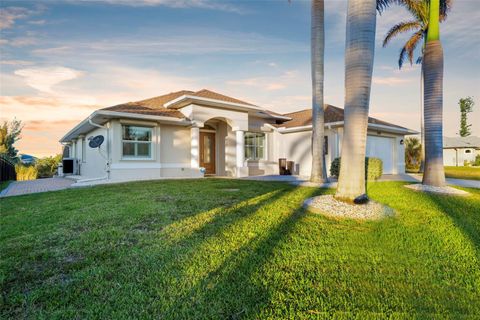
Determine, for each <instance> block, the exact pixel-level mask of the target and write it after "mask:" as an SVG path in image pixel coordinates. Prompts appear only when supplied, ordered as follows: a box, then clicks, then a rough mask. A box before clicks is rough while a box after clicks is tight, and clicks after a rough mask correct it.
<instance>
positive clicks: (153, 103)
mask: <svg viewBox="0 0 480 320" xmlns="http://www.w3.org/2000/svg"><path fill="white" fill-rule="evenodd" d="M182 96H194V97H200V98H206V99H213V100H218V101H223V102H230V103H238V104H244V105H248V106H252V107H256V106H255V105H253V104H251V103H248V102H245V101H242V100H238V99H235V98H232V97H229V96H226V95H223V94H220V93H217V92H214V91H210V90H207V89H202V90H199V91H197V92H194V91H190V90H181V91H176V92H170V93H168V94H164V95H161V96H158V97H153V98H149V99H145V100H140V101H136V102H127V103H122V104H118V105H115V106H111V107H107V108H103V109H101V110H107V111H116V112H127V113H138V114H149V115H158V116H165V117H174V118H184V117H185V116H184V115H183V114H182V113H181V112H180V111H178V110H175V109H170V108H166V107H165V106H164V105H165V104H166V103H168V102H170V101H173V100H175V99H177V98H180V97H182ZM265 111H267V113H268V114H270V115H272V116H275V114H276V113H275V112H271V111H268V110H265ZM277 115H278V114H277Z"/></svg>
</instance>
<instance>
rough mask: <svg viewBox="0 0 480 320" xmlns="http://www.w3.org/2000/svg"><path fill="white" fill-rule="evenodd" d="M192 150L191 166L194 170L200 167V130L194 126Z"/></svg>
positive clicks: (191, 130)
mask: <svg viewBox="0 0 480 320" xmlns="http://www.w3.org/2000/svg"><path fill="white" fill-rule="evenodd" d="M190 135H191V150H190V156H191V158H190V166H191V168H192V169H198V168H199V167H200V142H199V141H200V128H199V127H196V126H193V127H192V128H190Z"/></svg>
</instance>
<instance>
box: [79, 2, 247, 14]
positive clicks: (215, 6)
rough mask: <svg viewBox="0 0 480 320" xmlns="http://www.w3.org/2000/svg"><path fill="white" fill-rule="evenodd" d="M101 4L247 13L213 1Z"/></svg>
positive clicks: (230, 5) (236, 7)
mask: <svg viewBox="0 0 480 320" xmlns="http://www.w3.org/2000/svg"><path fill="white" fill-rule="evenodd" d="M79 2H84V3H98V2H99V1H97V0H74V1H72V3H79ZM100 3H107V4H111V5H121V6H131V7H153V6H165V7H170V8H178V9H188V8H198V9H207V10H218V11H225V12H235V13H240V14H243V13H245V12H246V11H245V10H244V9H242V8H240V7H238V6H236V5H234V4H233V2H227V1H212V0H103V1H101V2H100Z"/></svg>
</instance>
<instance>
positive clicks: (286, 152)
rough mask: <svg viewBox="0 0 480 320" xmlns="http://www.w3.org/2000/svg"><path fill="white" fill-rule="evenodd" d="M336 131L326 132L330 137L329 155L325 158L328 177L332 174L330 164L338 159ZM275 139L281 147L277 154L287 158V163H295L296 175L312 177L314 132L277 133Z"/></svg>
mask: <svg viewBox="0 0 480 320" xmlns="http://www.w3.org/2000/svg"><path fill="white" fill-rule="evenodd" d="M334 130H335V129H326V130H325V135H326V136H328V153H327V154H326V156H325V163H326V165H327V174H328V175H329V173H330V164H331V162H332V160H333V159H335V157H337V155H336V153H335V152H336V146H335V144H336V143H335V141H336V140H335V139H336V137H335V136H336V132H335V131H334ZM275 137H276V139H278V140H279V143H278V144H277V145H278V146H279V152H278V153H277V154H278V158H286V159H287V161H294V162H295V170H294V174H296V175H300V176H307V177H308V176H310V173H311V170H312V151H311V150H312V149H311V143H312V131H310V130H307V131H300V132H291V133H276V134H275ZM277 161H278V159H277ZM277 163H278V162H277ZM277 171H278V170H277Z"/></svg>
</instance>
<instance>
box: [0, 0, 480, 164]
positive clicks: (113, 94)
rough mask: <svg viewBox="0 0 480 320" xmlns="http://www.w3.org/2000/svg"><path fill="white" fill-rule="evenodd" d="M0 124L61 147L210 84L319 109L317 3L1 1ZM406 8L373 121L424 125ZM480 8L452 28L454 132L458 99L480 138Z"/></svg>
mask: <svg viewBox="0 0 480 320" xmlns="http://www.w3.org/2000/svg"><path fill="white" fill-rule="evenodd" d="M346 7H347V2H346V0H331V1H328V0H326V1H325V19H326V21H325V30H326V44H325V46H326V48H325V102H326V103H329V104H332V105H335V106H339V107H343V105H344V47H345V27H346V22H345V19H346V18H345V17H346ZM0 10H1V11H0V62H1V63H0V120H1V121H4V120H11V119H14V118H17V119H19V120H22V121H23V122H24V124H25V127H24V129H23V133H22V139H21V140H20V141H18V142H17V144H16V147H17V149H19V150H20V152H21V153H26V154H32V155H35V156H47V155H52V154H55V153H58V152H59V151H60V150H61V146H60V144H59V142H58V140H59V139H60V138H61V137H62V136H63V135H64V134H65V133H66V132H68V131H69V130H70V129H71V128H72V127H73V126H75V125H76V124H77V123H78V122H79V121H81V120H83V119H84V118H86V117H87V116H88V115H89V114H91V113H92V112H93V111H95V110H96V109H99V108H103V107H108V106H112V105H115V104H119V103H124V102H128V101H137V100H141V99H145V98H150V97H154V96H159V95H162V94H165V93H169V92H172V91H176V90H182V89H186V90H200V89H203V88H207V89H210V90H213V91H217V92H220V93H223V94H226V95H230V96H233V97H235V98H238V99H241V100H245V101H248V102H251V103H254V104H256V105H259V106H262V107H264V108H267V109H270V110H273V111H276V112H281V113H286V112H291V111H296V110H301V109H305V108H310V107H311V79H310V1H300V0H292V1H287V0H278V1H273V0H270V1H250V0H243V1H214V0H191V1H188V0H135V1H134V0H104V1H90V0H51V1H48V0H44V1H41V0H37V1H31V2H30V1H9V0H0ZM408 18H409V15H408V13H407V11H406V10H405V9H403V8H402V7H398V6H395V7H392V8H391V9H389V10H388V11H387V12H384V13H383V14H382V15H379V16H377V39H376V52H375V66H374V75H373V84H372V92H371V100H370V114H371V116H373V117H378V118H380V119H382V120H385V121H389V122H393V123H395V124H398V125H402V126H405V127H408V128H410V129H414V130H419V128H420V68H419V66H418V65H413V66H410V65H409V64H407V65H405V66H404V67H403V68H402V70H399V69H398V65H397V60H398V54H399V51H400V48H401V46H402V45H403V43H404V42H405V41H406V40H407V38H408V35H403V36H401V37H399V38H398V39H397V40H394V41H392V42H391V43H390V45H389V46H388V47H387V48H382V45H381V44H382V39H383V37H384V35H385V34H386V32H387V31H388V29H389V28H390V27H391V26H393V25H394V24H395V23H397V22H399V21H403V20H406V19H408ZM478 21H480V1H478V0H454V1H453V8H452V11H451V12H450V14H449V16H448V19H447V21H446V22H444V23H443V24H442V25H441V29H440V32H441V40H442V43H443V48H444V54H445V62H444V63H445V72H444V76H445V80H444V134H445V135H446V136H455V135H456V133H457V132H458V130H459V117H460V114H459V107H458V100H459V99H460V98H461V97H466V96H473V98H474V99H475V101H476V106H475V107H474V110H475V111H474V112H473V113H472V114H470V115H469V122H470V123H472V131H473V134H474V135H477V136H478V135H480V94H478V91H479V90H480V59H479V56H480V24H479V23H477V22H478Z"/></svg>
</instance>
